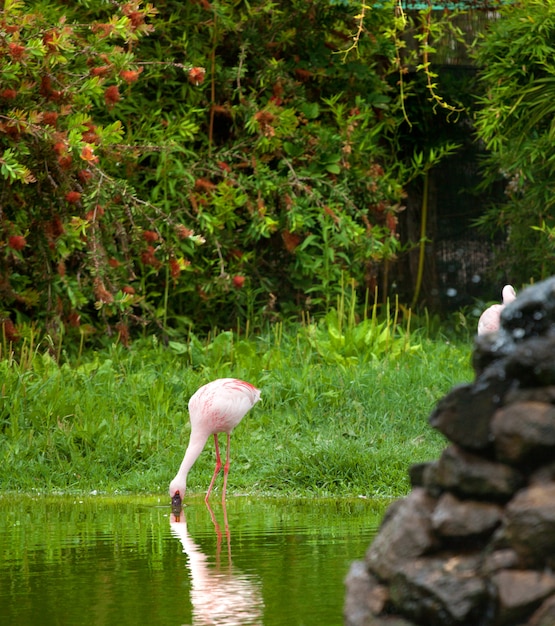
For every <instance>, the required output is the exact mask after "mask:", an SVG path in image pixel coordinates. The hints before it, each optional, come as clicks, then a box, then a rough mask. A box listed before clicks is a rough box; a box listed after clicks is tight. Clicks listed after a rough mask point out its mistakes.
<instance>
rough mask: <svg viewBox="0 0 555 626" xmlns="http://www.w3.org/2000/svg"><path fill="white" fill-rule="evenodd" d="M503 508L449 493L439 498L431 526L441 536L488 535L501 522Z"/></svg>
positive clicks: (468, 536) (467, 536)
mask: <svg viewBox="0 0 555 626" xmlns="http://www.w3.org/2000/svg"><path fill="white" fill-rule="evenodd" d="M502 515H503V509H502V507H501V506H499V505H497V504H490V503H488V502H476V501H473V500H459V499H458V498H456V497H455V496H454V495H452V494H451V493H446V494H444V495H443V496H441V498H440V499H439V501H438V503H437V506H436V508H435V510H434V512H433V514H432V527H433V529H434V530H435V531H436V532H437V533H438V534H439V535H441V536H443V537H451V538H453V537H455V538H470V537H474V536H481V535H489V534H491V533H492V532H493V531H494V530H495V528H496V527H497V526H499V524H500V523H501V519H502Z"/></svg>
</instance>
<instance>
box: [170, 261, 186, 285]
mask: <svg viewBox="0 0 555 626" xmlns="http://www.w3.org/2000/svg"><path fill="white" fill-rule="evenodd" d="M169 265H170V274H171V277H172V278H173V279H174V280H176V279H177V278H179V275H180V274H181V270H182V269H183V268H182V267H181V264H180V263H179V261H178V260H177V259H174V258H173V257H172V258H171V259H170V262H169Z"/></svg>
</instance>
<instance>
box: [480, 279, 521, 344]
mask: <svg viewBox="0 0 555 626" xmlns="http://www.w3.org/2000/svg"><path fill="white" fill-rule="evenodd" d="M502 298H503V303H502V304H493V305H492V306H490V307H489V308H487V309H486V310H485V311H484V312H483V313H482V315H480V319H479V320H478V334H479V335H485V334H487V333H494V332H496V331H497V330H499V324H500V321H501V311H503V309H504V308H505V306H506V305H507V304H509V303H510V302H513V300H514V299H515V298H516V292H515V290H514V287H513V286H512V285H505V286H504V287H503V291H502Z"/></svg>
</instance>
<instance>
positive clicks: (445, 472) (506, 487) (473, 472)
mask: <svg viewBox="0 0 555 626" xmlns="http://www.w3.org/2000/svg"><path fill="white" fill-rule="evenodd" d="M434 479H435V481H436V484H437V485H438V486H439V487H440V488H442V489H444V490H449V491H452V492H453V493H454V494H457V495H461V496H463V497H469V498H477V499H486V498H489V499H491V500H494V501H504V500H508V499H509V498H510V497H511V496H512V495H513V494H514V493H515V492H516V491H517V489H519V488H520V487H521V486H522V485H523V484H524V478H523V476H522V474H521V473H520V472H519V471H518V470H516V469H514V468H512V467H509V466H507V465H505V464H503V463H498V462H495V461H490V460H488V459H484V458H482V457H480V456H478V455H476V454H472V453H470V452H467V451H466V450H463V449H462V448H460V447H458V446H454V445H451V446H448V447H447V448H445V450H444V451H443V453H442V455H441V457H440V459H439V462H438V464H437V468H436V472H435V477H434Z"/></svg>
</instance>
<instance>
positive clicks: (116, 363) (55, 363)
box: [0, 315, 472, 497]
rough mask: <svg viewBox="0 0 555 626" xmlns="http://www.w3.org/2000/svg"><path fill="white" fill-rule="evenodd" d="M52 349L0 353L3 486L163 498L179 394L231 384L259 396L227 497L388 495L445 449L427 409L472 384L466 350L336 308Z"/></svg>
mask: <svg viewBox="0 0 555 626" xmlns="http://www.w3.org/2000/svg"><path fill="white" fill-rule="evenodd" d="M48 348H49V346H48V345H47V344H45V345H44V347H43V346H41V345H39V346H38V347H35V346H33V348H32V350H30V349H29V350H27V351H25V350H24V349H22V348H20V356H19V358H17V359H16V358H14V357H13V355H12V354H11V353H10V352H9V347H6V346H4V349H3V353H2V356H3V358H2V359H0V376H1V380H2V383H1V387H0V391H1V398H0V485H1V488H2V489H3V490H8V491H9V490H18V491H24V492H37V491H38V492H41V493H42V492H50V493H51V492H58V491H61V492H87V491H90V490H94V489H96V490H98V491H99V492H106V493H114V492H136V493H164V494H165V493H166V490H167V485H168V483H169V481H170V480H171V478H173V476H174V474H175V471H176V470H177V467H178V466H179V463H180V462H181V458H182V455H183V453H184V450H185V447H186V445H187V441H188V436H189V424H188V413H187V402H188V399H189V397H190V395H191V394H192V393H193V392H194V391H195V390H196V389H197V388H198V387H199V386H200V385H202V384H204V383H205V382H208V381H209V380H212V379H214V378H218V377H224V376H233V377H237V378H243V379H245V380H248V381H250V382H252V383H253V384H256V385H257V386H259V387H260V388H261V390H262V401H261V402H260V403H259V404H257V405H256V406H255V407H254V409H253V410H252V411H251V412H250V413H249V414H248V415H247V417H246V418H245V419H244V420H243V421H242V423H241V424H240V425H239V426H238V427H237V428H236V430H235V432H234V434H233V437H232V450H231V452H232V465H231V472H230V478H229V482H228V492H229V494H233V493H248V494H275V495H284V494H287V495H298V496H301V495H303V496H306V495H318V496H330V495H331V496H353V495H364V496H368V497H373V496H380V497H396V496H399V495H402V494H403V493H406V492H407V491H408V489H409V484H408V474H407V471H408V468H409V466H410V465H411V464H413V463H416V462H419V461H424V460H429V459H433V458H437V456H438V455H439V453H440V451H441V449H442V448H443V447H444V446H445V442H444V440H443V438H442V437H441V435H439V434H438V433H436V432H435V431H433V430H432V429H431V427H430V426H429V425H428V422H427V417H428V415H429V413H430V411H431V410H432V408H433V406H434V404H435V403H436V402H437V400H438V399H439V398H440V397H441V396H443V395H444V394H445V393H446V392H447V391H448V390H449V389H450V388H451V387H452V386H453V385H454V384H456V383H459V382H464V381H468V380H470V379H471V377H472V372H471V369H470V365H469V361H470V351H471V344H470V341H462V340H459V341H454V342H449V341H447V340H446V339H445V338H441V337H438V338H436V339H430V338H427V337H426V336H425V333H424V332H422V331H421V332H418V331H417V332H414V331H412V332H409V329H408V325H406V326H405V327H404V328H402V327H401V326H400V325H397V323H395V324H394V325H392V324H391V323H389V322H388V323H383V322H382V323H381V324H379V323H378V321H377V320H376V319H374V320H373V321H372V320H363V321H362V322H360V321H359V322H356V323H355V322H354V321H353V320H351V321H350V322H348V323H346V324H343V323H340V321H339V320H338V319H337V316H334V315H330V316H328V318H327V319H326V320H323V321H322V322H321V323H319V324H308V323H307V324H299V325H296V326H291V327H289V328H284V327H283V326H281V325H276V326H273V327H272V328H270V329H269V330H268V331H267V332H266V333H265V334H263V335H261V336H256V337H255V336H251V337H248V338H237V336H236V335H235V334H232V333H230V332H227V333H219V334H217V335H216V336H215V337H212V338H211V339H208V340H206V341H201V340H199V339H198V338H196V337H195V336H194V335H190V336H188V337H186V338H183V341H182V342H180V341H174V342H171V343H170V345H169V346H162V345H159V344H158V343H157V342H156V341H155V340H154V339H146V340H144V341H142V342H137V343H135V344H133V345H132V346H131V347H130V348H128V349H126V348H123V347H122V346H119V345H113V346H111V347H108V348H106V349H104V350H101V351H97V352H91V353H88V352H84V353H83V354H80V355H79V358H76V359H74V360H73V361H71V362H70V361H69V360H67V361H66V362H63V361H64V358H63V352H60V358H59V359H54V358H53V357H52V356H50V351H51V346H50V351H49V350H48ZM60 361H62V363H61V364H60ZM213 464H214V452H213V445H212V443H211V442H210V441H209V442H208V444H207V447H206V449H205V451H204V452H203V454H202V455H201V457H200V458H199V459H198V461H197V463H196V464H195V466H194V467H193V469H192V471H191V473H190V475H189V480H188V488H189V491H191V492H193V493H198V492H202V491H203V490H205V489H206V488H207V486H208V483H209V480H210V477H211V475H212V471H213ZM217 485H218V490H219V488H220V485H221V481H220V482H218V483H217Z"/></svg>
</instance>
